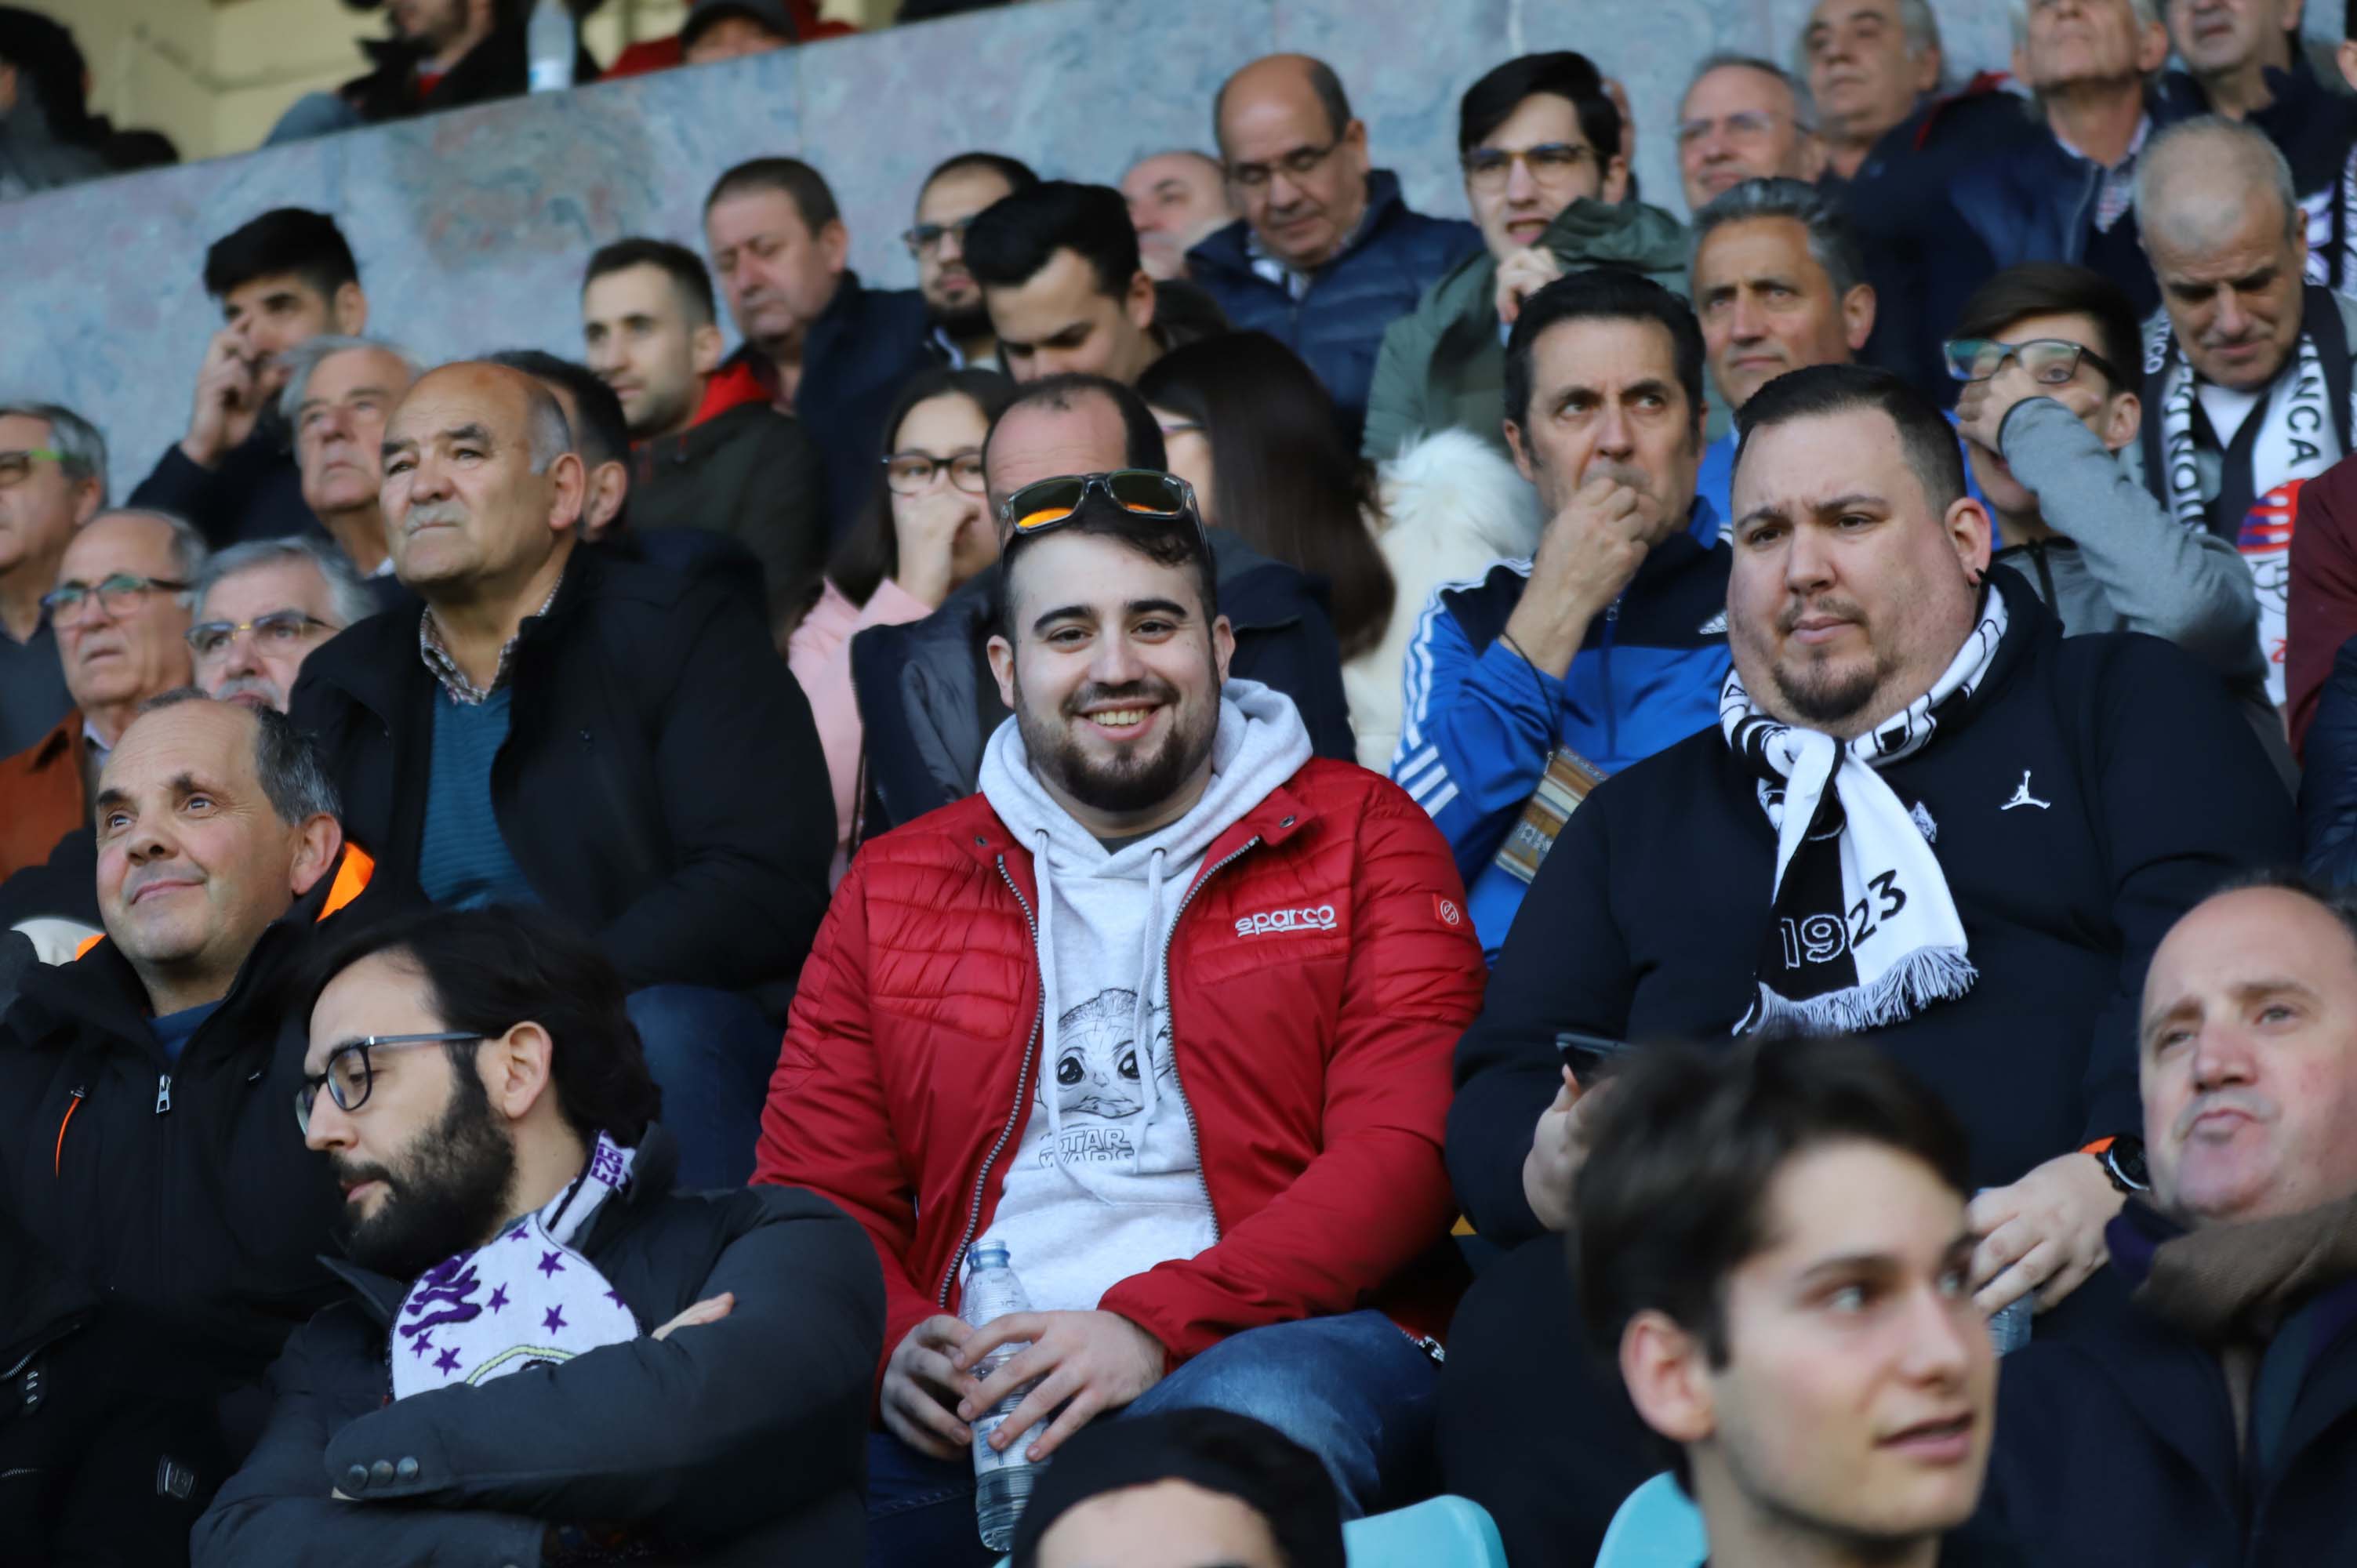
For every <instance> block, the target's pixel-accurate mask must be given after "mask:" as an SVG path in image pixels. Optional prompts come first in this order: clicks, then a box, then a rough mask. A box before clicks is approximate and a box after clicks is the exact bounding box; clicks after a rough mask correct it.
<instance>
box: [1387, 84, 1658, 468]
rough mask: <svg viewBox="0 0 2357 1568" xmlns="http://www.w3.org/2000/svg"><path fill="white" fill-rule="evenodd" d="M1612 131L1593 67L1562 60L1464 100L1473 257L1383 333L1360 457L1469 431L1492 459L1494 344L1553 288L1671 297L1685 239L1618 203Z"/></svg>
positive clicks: (1497, 443) (1498, 363) (1654, 211)
mask: <svg viewBox="0 0 2357 1568" xmlns="http://www.w3.org/2000/svg"><path fill="white" fill-rule="evenodd" d="M1622 124H1623V122H1622V119H1621V115H1620V107H1619V105H1617V104H1616V103H1614V102H1613V101H1612V97H1611V94H1610V93H1609V91H1607V89H1606V87H1605V83H1604V80H1603V78H1602V76H1601V75H1600V74H1599V73H1598V71H1597V69H1596V67H1595V65H1594V64H1593V63H1592V62H1590V61H1589V60H1588V59H1587V56H1585V55H1579V54H1574V53H1572V52H1570V51H1569V50H1567V49H1566V50H1557V51H1555V52H1552V53H1548V54H1534V55H1523V56H1521V57H1520V58H1518V59H1510V60H1508V61H1507V62H1506V63H1505V64H1503V65H1501V66H1499V67H1498V68H1497V69H1496V70H1492V71H1491V72H1489V73H1488V74H1487V75H1485V76H1483V77H1482V78H1481V80H1480V81H1477V82H1475V83H1474V84H1473V85H1472V86H1471V87H1469V88H1467V89H1466V90H1465V96H1464V98H1463V99H1462V100H1461V101H1459V102H1458V109H1457V152H1458V162H1459V164H1460V165H1461V166H1462V167H1463V169H1464V172H1465V200H1466V203H1467V205H1468V206H1469V207H1470V208H1471V209H1472V212H1473V218H1474V221H1475V222H1476V223H1477V224H1478V225H1479V226H1480V231H1481V240H1482V243H1483V245H1484V247H1485V249H1484V250H1483V251H1482V252H1480V253H1477V254H1475V255H1471V256H1469V257H1467V258H1466V259H1465V260H1464V261H1462V262H1460V263H1458V265H1457V266H1456V267H1455V268H1454V269H1452V270H1451V271H1450V272H1449V273H1448V275H1447V276H1445V277H1443V278H1441V279H1440V280H1439V281H1438V282H1437V283H1435V284H1434V285H1432V286H1431V287H1430V288H1428V289H1426V291H1425V293H1424V297H1423V298H1422V299H1421V300H1419V301H1418V302H1417V304H1416V306H1415V311H1414V312H1413V313H1411V314H1408V315H1405V316H1403V317H1400V319H1398V320H1397V321H1394V322H1393V323H1392V324H1391V326H1390V327H1389V328H1386V329H1385V331H1384V332H1383V349H1382V352H1381V354H1380V355H1379V356H1378V357H1377V359H1376V360H1375V377H1374V382H1373V385H1372V390H1371V391H1370V392H1369V393H1368V398H1367V424H1366V429H1365V430H1364V432H1363V433H1362V434H1361V437H1360V443H1359V446H1360V450H1361V453H1363V454H1364V455H1365V456H1367V457H1369V458H1370V459H1372V460H1373V461H1377V462H1383V461H1387V460H1389V459H1390V458H1392V457H1394V456H1398V455H1399V452H1400V449H1401V447H1402V446H1404V445H1405V444H1406V443H1407V442H1408V441H1409V440H1410V439H1411V438H1412V437H1415V436H1417V435H1428V434H1430V433H1431V432H1433V431H1437V430H1468V431H1471V432H1472V433H1473V434H1474V435H1479V436H1480V437H1481V438H1482V439H1483V440H1484V441H1487V442H1489V443H1490V445H1491V446H1494V447H1496V448H1497V450H1498V451H1499V453H1500V454H1501V455H1503V454H1504V453H1505V451H1506V437H1505V434H1504V426H1503V425H1502V424H1501V423H1500V420H1499V413H1500V409H1501V399H1502V394H1503V390H1504V387H1505V381H1506V349H1505V343H1506V333H1507V331H1508V330H1509V329H1511V328H1512V326H1513V324H1514V318H1515V317H1517V316H1519V315H1520V314H1521V312H1522V306H1523V301H1524V300H1525V299H1527V298H1529V297H1530V296H1531V295H1533V294H1534V293H1536V292H1537V291H1538V290H1540V289H1542V288H1544V287H1545V286H1546V285H1548V284H1550V283H1553V282H1554V281H1555V279H1556V278H1559V277H1562V276H1564V275H1565V274H1567V273H1576V272H1580V271H1584V270H1586V269H1587V268H1589V267H1595V266H1612V267H1619V268H1621V269H1622V270H1624V271H1631V272H1639V273H1642V274H1645V275H1646V276H1647V277H1650V278H1652V280H1653V281H1654V282H1656V283H1658V284H1661V285H1663V287H1665V288H1669V289H1673V290H1675V291H1676V292H1678V293H1681V294H1683V293H1684V292H1685V276H1686V242H1685V231H1684V229H1682V228H1680V227H1679V225H1678V220H1676V219H1674V218H1673V217H1671V216H1670V215H1669V214H1668V213H1666V212H1664V211H1663V210H1662V209H1660V208H1658V207H1649V206H1647V205H1645V204H1644V203H1643V202H1641V201H1632V200H1630V199H1628V196H1629V162H1628V159H1627V158H1626V157H1624V156H1621V153H1620V143H1621V129H1622Z"/></svg>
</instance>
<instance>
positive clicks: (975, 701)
mask: <svg viewBox="0 0 2357 1568" xmlns="http://www.w3.org/2000/svg"><path fill="white" fill-rule="evenodd" d="M1209 536H1210V539H1211V558H1212V562H1213V564H1214V565H1215V567H1216V569H1217V572H1218V576H1219V585H1220V613H1221V614H1222V615H1223V616H1225V617H1227V618H1228V625H1229V626H1230V627H1231V628H1232V629H1233V630H1234V632H1235V634H1236V652H1235V657H1234V658H1233V659H1232V660H1230V662H1229V665H1228V673H1229V674H1231V675H1232V676H1235V677H1236V678H1238V679H1240V680H1245V681H1257V682H1260V683H1261V684H1262V685H1264V686H1269V687H1273V688H1275V690H1277V691H1279V692H1282V693H1285V694H1286V696H1288V697H1290V698H1292V699H1293V705H1294V706H1295V707H1297V708H1298V709H1300V710H1301V722H1302V723H1303V724H1304V725H1307V726H1308V730H1309V744H1310V745H1311V746H1312V747H1314V748H1315V750H1316V752H1317V754H1318V756H1320V757H1340V758H1341V759H1342V760H1343V761H1346V762H1349V761H1355V760H1356V759H1357V757H1358V746H1357V744H1356V742H1354V741H1353V740H1352V739H1351V709H1350V703H1349V702H1348V701H1347V700H1346V699H1345V698H1344V697H1343V695H1342V655H1341V650H1340V647H1339V646H1338V645H1337V644H1336V642H1335V640H1334V623H1333V621H1332V620H1331V619H1329V618H1328V616H1327V613H1326V583H1325V580H1324V579H1323V578H1320V577H1311V576H1308V575H1305V574H1303V573H1302V572H1300V571H1298V570H1297V569H1296V568H1294V567H1291V566H1288V565H1286V564H1285V563H1284V562H1282V561H1272V560H1270V559H1269V558H1268V557H1267V556H1265V555H1262V554H1260V553H1257V552H1255V551H1254V550H1253V549H1252V547H1251V546H1249V545H1247V544H1245V543H1244V542H1243V540H1241V539H1238V538H1237V537H1236V536H1235V535H1234V534H1232V533H1227V532H1222V531H1221V530H1219V529H1216V528H1214V529H1211V530H1210V531H1209ZM997 593H998V568H997V567H996V566H992V567H990V568H988V569H987V570H985V571H983V572H979V573H977V574H975V575H974V576H973V577H972V578H971V579H969V580H968V581H966V582H964V583H963V584H961V585H959V587H958V590H957V592H955V593H953V594H952V595H951V596H949V597H948V598H947V599H946V600H944V601H942V607H941V608H939V609H937V610H935V611H934V612H933V613H932V614H931V615H929V616H927V617H926V618H924V619H922V620H920V621H910V622H909V623H908V624H906V625H904V626H872V627H869V628H867V629H866V630H865V631H863V632H861V633H859V635H858V636H856V637H855V638H853V639H851V681H852V688H853V691H854V692H855V693H856V695H857V697H858V700H859V722H860V727H861V730H862V732H863V736H864V739H863V741H862V744H863V746H865V747H866V751H865V754H864V756H863V757H861V759H860V767H861V770H862V771H863V772H864V773H865V774H866V786H865V789H863V791H862V793H863V795H864V797H865V806H864V810H863V811H862V814H861V821H860V823H859V828H860V832H859V838H860V839H861V840H862V841H863V842H864V841H866V840H867V839H871V838H874V837H875V836H876V835H877V834H878V833H881V832H886V831H888V830H889V829H892V828H897V827H899V825H900V824H901V823H903V822H914V821H916V819H918V818H919V817H921V816H923V815H924V814H925V813H926V812H927V811H932V810H934V809H936V808H937V807H941V806H946V805H948V804H950V802H952V800H964V799H965V798H966V797H967V796H968V795H971V794H973V793H974V790H975V789H976V788H977V787H978V786H977V783H976V780H977V779H979V777H980V775H981V772H982V749H983V747H984V746H985V745H986V744H987V743H988V742H989V740H990V732H991V731H993V730H995V729H996V728H997V727H998V726H999V725H1000V724H1001V723H1002V722H1003V721H1005V719H1006V716H1007V711H1008V710H1007V707H1006V703H1002V702H1000V701H999V700H998V685H997V682H996V681H995V680H994V679H993V678H992V676H991V673H990V663H989V658H988V655H987V653H986V652H985V649H986V648H987V646H988V644H989V641H990V634H991V632H992V631H993V630H994V629H995V626H994V623H993V620H992V615H993V609H992V606H993V604H994V602H995V600H996V596H997Z"/></svg>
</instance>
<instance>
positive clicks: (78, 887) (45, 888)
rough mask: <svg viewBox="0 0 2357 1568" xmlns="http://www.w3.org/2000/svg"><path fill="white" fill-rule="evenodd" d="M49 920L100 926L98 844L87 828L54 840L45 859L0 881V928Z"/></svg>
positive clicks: (77, 829) (20, 868)
mask: <svg viewBox="0 0 2357 1568" xmlns="http://www.w3.org/2000/svg"><path fill="white" fill-rule="evenodd" d="M45 917H47V918H58V919H66V920H79V921H81V923H82V924H83V925H85V926H96V925H100V924H102V920H101V918H100V916H99V912H98V844H97V842H96V841H95V840H94V839H93V838H92V837H91V831H90V829H89V828H87V827H78V828H76V829H74V830H73V831H72V832H69V833H68V834H66V835H65V837H63V838H61V839H59V841H58V847H57V848H55V849H53V850H51V851H50V852H49V858H48V859H47V860H45V861H43V862H42V863H41V864H40V865H27V866H21V867H19V868H18V869H17V870H16V873H15V874H14V875H11V876H10V877H9V878H8V879H7V880H6V881H5V882H0V926H14V925H16V924H17V923H18V922H20V921H24V920H34V919H40V918H45Z"/></svg>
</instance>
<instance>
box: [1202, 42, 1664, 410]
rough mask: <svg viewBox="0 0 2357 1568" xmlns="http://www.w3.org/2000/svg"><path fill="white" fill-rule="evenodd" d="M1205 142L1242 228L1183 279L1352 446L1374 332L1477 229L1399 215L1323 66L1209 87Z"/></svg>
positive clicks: (1464, 250) (1283, 69)
mask: <svg viewBox="0 0 2357 1568" xmlns="http://www.w3.org/2000/svg"><path fill="white" fill-rule="evenodd" d="M1211 134H1212V137H1213V139H1214V140H1215V141H1217V143H1218V144H1219V148H1220V160H1221V165H1222V168H1223V170H1224V171H1225V173H1226V175H1227V181H1228V188H1229V191H1230V194H1231V195H1232V197H1233V198H1234V199H1235V202H1236V205H1237V206H1238V207H1239V208H1240V209H1242V210H1243V217H1242V218H1239V219H1238V220H1236V221H1235V222H1233V223H1231V224H1229V225H1228V226H1227V227H1226V228H1224V229H1222V230H1220V231H1218V232H1217V233H1215V234H1213V235H1212V236H1211V238H1210V239H1208V240H1205V241H1204V242H1202V243H1200V244H1199V245H1197V246H1196V247H1195V248H1194V249H1193V250H1191V251H1189V252H1187V270H1188V275H1189V277H1190V278H1192V279H1193V281H1194V282H1195V283H1197V284H1199V285H1201V286H1202V287H1203V288H1204V289H1205V290H1206V291H1207V292H1209V293H1210V295H1211V297H1212V298H1213V299H1214V300H1217V301H1218V302H1219V306H1220V308H1221V310H1222V311H1223V312H1225V313H1226V316H1227V318H1228V320H1229V321H1230V322H1231V323H1232V324H1233V325H1234V327H1235V328H1236V330H1238V331H1240V332H1265V333H1267V334H1268V335H1269V336H1271V337H1273V338H1276V339H1277V340H1278V341H1279V342H1282V343H1283V344H1284V345H1285V346H1286V348H1288V349H1292V350H1293V351H1294V352H1295V353H1297V354H1298V355H1300V356H1301V358H1302V360H1304V361H1305V362H1306V363H1308V366H1309V368H1310V369H1311V370H1313V371H1317V372H1318V380H1320V381H1324V382H1325V383H1326V390H1327V391H1329V392H1332V393H1333V394H1334V403H1335V405H1336V407H1337V408H1338V409H1339V410H1340V413H1341V417H1342V422H1343V424H1344V425H1345V426H1346V427H1347V428H1346V429H1345V431H1344V434H1345V435H1347V436H1349V437H1350V438H1351V440H1353V441H1356V440H1357V438H1358V435H1359V425H1360V423H1361V420H1363V419H1364V418H1365V417H1366V412H1367V394H1368V390H1369V387H1370V385H1371V383H1372V381H1373V379H1374V373H1375V356H1376V353H1377V351H1378V350H1379V349H1381V348H1382V346H1383V329H1384V328H1386V327H1389V326H1390V325H1391V324H1392V323H1393V322H1394V321H1395V320H1397V319H1398V318H1399V317H1402V316H1405V315H1406V314H1407V313H1408V312H1409V311H1410V310H1412V309H1414V308H1415V302H1416V300H1417V298H1418V297H1420V296H1421V295H1423V293H1424V291H1425V290H1426V288H1427V287H1429V286H1430V285H1432V284H1433V283H1434V282H1435V281H1437V279H1439V278H1440V277H1442V276H1444V275H1445V274H1447V273H1448V271H1449V270H1450V269H1451V268H1452V267H1454V266H1456V265H1457V263H1459V262H1461V261H1463V260H1464V259H1465V258H1466V257H1468V256H1469V255H1473V254H1476V253H1478V252H1480V248H1481V233H1480V230H1478V229H1476V228H1474V227H1473V226H1472V225H1471V224H1469V223H1465V222H1461V221H1459V220H1456V219H1453V218H1431V217H1426V215H1425V214H1423V213H1421V212H1415V211H1412V210H1410V209H1409V208H1408V205H1407V203H1406V202H1405V201H1404V200H1403V199H1401V197H1400V187H1399V178H1398V177H1397V176H1395V175H1394V174H1393V173H1392V172H1391V171H1390V170H1389V169H1379V168H1373V167H1372V166H1370V164H1369V161H1368V155H1367V127H1366V125H1365V124H1363V123H1362V122H1361V121H1360V120H1359V119H1358V117H1357V116H1355V115H1354V114H1352V113H1351V101H1350V99H1349V97H1348V96H1347V95H1346V94H1345V93H1344V92H1343V91H1342V83H1341V81H1340V80H1339V79H1338V78H1337V77H1336V76H1335V74H1334V71H1333V68H1332V67H1330V66H1329V65H1327V64H1326V63H1325V62H1324V61H1323V60H1318V59H1310V58H1309V57H1308V56H1307V55H1297V54H1279V55H1268V56H1265V57H1264V58H1262V59H1256V60H1254V61H1253V62H1252V63H1251V64H1250V65H1247V66H1245V67H1244V68H1243V70H1239V71H1237V72H1236V73H1235V74H1234V75H1233V76H1231V77H1229V78H1228V80H1227V81H1224V82H1222V83H1221V84H1220V91H1219V96H1218V97H1217V98H1216V99H1215V100H1214V101H1213V102H1212V105H1211ZM1616 150H1617V149H1616Z"/></svg>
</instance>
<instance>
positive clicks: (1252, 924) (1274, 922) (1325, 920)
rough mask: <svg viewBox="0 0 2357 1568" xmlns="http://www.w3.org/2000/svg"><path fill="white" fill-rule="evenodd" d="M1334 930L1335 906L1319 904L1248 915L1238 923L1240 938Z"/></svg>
mask: <svg viewBox="0 0 2357 1568" xmlns="http://www.w3.org/2000/svg"><path fill="white" fill-rule="evenodd" d="M1332 929H1334V906H1333V905H1331V904H1319V905H1317V906H1316V907H1314V908H1302V909H1270V910H1267V911H1265V912H1264V913H1262V914H1258V915H1246V916H1245V917H1244V918H1243V919H1241V920H1238V921H1237V922H1236V935H1238V936H1240V937H1265V936H1271V935H1274V934H1275V933H1276V932H1278V931H1330V930H1332Z"/></svg>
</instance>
